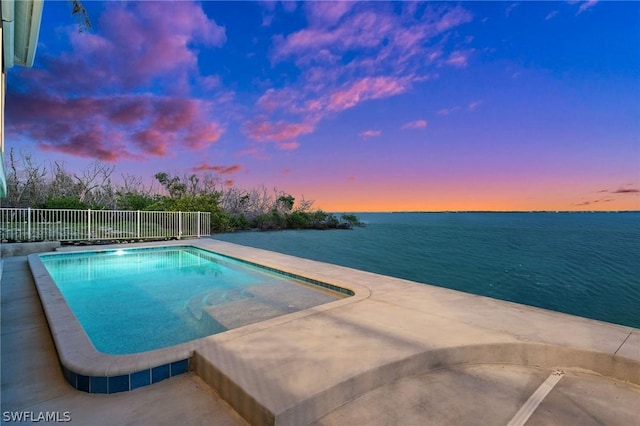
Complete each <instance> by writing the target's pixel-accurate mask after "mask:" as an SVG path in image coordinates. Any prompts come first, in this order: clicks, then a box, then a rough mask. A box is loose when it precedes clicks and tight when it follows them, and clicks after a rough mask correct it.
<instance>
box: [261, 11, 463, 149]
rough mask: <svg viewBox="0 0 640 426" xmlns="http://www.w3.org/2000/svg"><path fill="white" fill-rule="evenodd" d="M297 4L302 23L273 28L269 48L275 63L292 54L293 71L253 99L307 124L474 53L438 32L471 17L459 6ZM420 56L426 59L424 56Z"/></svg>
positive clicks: (264, 109) (272, 112)
mask: <svg viewBox="0 0 640 426" xmlns="http://www.w3.org/2000/svg"><path fill="white" fill-rule="evenodd" d="M303 7H304V10H305V12H306V15H307V21H308V23H309V25H308V26H307V27H305V28H302V29H299V30H297V31H294V32H291V33H289V34H280V35H276V36H275V37H274V38H273V50H272V52H271V59H272V61H273V63H274V64H278V63H280V62H284V61H286V62H288V63H291V62H292V61H293V63H295V65H296V66H297V67H298V70H299V73H297V75H296V77H295V80H294V82H293V83H290V84H287V85H286V86H284V87H270V88H269V89H267V90H266V91H265V92H264V93H263V94H262V95H261V96H260V98H259V99H258V100H257V101H256V104H255V107H256V109H257V111H256V114H257V115H265V114H266V115H267V116H278V117H280V118H279V119H278V120H280V119H281V118H286V120H287V121H290V122H303V123H314V126H313V127H314V129H315V125H317V124H318V123H319V122H320V121H322V120H323V119H324V118H325V117H327V116H328V115H331V114H337V113H340V112H341V111H345V110H347V109H351V108H355V107H357V106H358V105H360V104H361V103H363V102H366V101H370V100H376V99H385V98H389V97H392V96H397V95H400V94H403V93H406V92H409V91H410V90H412V89H413V87H414V86H415V85H416V84H418V83H421V82H424V81H427V80H429V79H434V78H438V74H436V73H435V72H434V70H435V69H437V68H439V67H442V66H444V65H449V66H454V67H464V66H466V65H467V64H468V61H469V57H470V55H471V54H472V52H473V50H472V49H460V48H459V49H457V50H453V51H451V49H447V48H446V45H445V44H444V43H442V42H441V41H440V39H438V38H437V37H438V36H442V35H443V34H445V33H446V34H449V32H451V31H452V30H453V29H455V28H457V27H459V26H460V25H463V24H465V23H467V22H470V21H471V20H472V15H471V14H470V13H469V12H468V11H466V10H465V9H463V8H462V7H460V6H450V5H442V6H438V7H435V6H433V5H431V4H426V3H425V4H420V3H415V4H414V3H409V2H407V3H401V4H400V5H399V8H394V7H392V5H391V4H390V3H386V2H306V3H304V5H303ZM450 37H455V35H451V36H450ZM464 40H467V41H468V40H469V39H468V38H464V39H463V42H464ZM425 57H428V58H431V59H430V60H429V61H428V62H426V63H425V61H424V58H425ZM278 120H276V121H278ZM314 129H312V130H311V131H313V130H314ZM267 133H274V132H273V131H271V130H268V131H267ZM250 134H253V135H254V136H252V138H253V139H256V137H255V136H257V135H256V134H255V132H250Z"/></svg>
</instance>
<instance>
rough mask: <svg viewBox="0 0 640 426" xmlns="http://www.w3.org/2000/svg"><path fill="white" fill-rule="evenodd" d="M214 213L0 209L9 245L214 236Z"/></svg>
mask: <svg viewBox="0 0 640 426" xmlns="http://www.w3.org/2000/svg"><path fill="white" fill-rule="evenodd" d="M210 229H211V213H208V212H158V211H140V210H137V211H133V210H69V209H32V208H28V209H19V208H0V237H1V238H2V239H3V240H8V241H85V240H89V241H94V240H130V239H156V238H186V237H197V238H200V237H202V236H208V235H210V234H211V231H210Z"/></svg>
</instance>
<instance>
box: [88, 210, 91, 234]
mask: <svg viewBox="0 0 640 426" xmlns="http://www.w3.org/2000/svg"><path fill="white" fill-rule="evenodd" d="M87 240H91V209H89V210H87Z"/></svg>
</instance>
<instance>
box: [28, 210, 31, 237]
mask: <svg viewBox="0 0 640 426" xmlns="http://www.w3.org/2000/svg"><path fill="white" fill-rule="evenodd" d="M27 241H31V207H29V208H28V209H27Z"/></svg>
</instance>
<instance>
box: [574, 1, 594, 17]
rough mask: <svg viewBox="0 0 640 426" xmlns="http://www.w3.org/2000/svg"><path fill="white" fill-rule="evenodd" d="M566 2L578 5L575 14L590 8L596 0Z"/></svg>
mask: <svg viewBox="0 0 640 426" xmlns="http://www.w3.org/2000/svg"><path fill="white" fill-rule="evenodd" d="M568 3H569V4H578V5H580V6H579V7H578V12H577V13H576V15H579V14H581V13H582V12H584V11H585V10H587V9H591V8H592V7H593V6H595V5H596V4H597V3H598V0H569V2H568Z"/></svg>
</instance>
